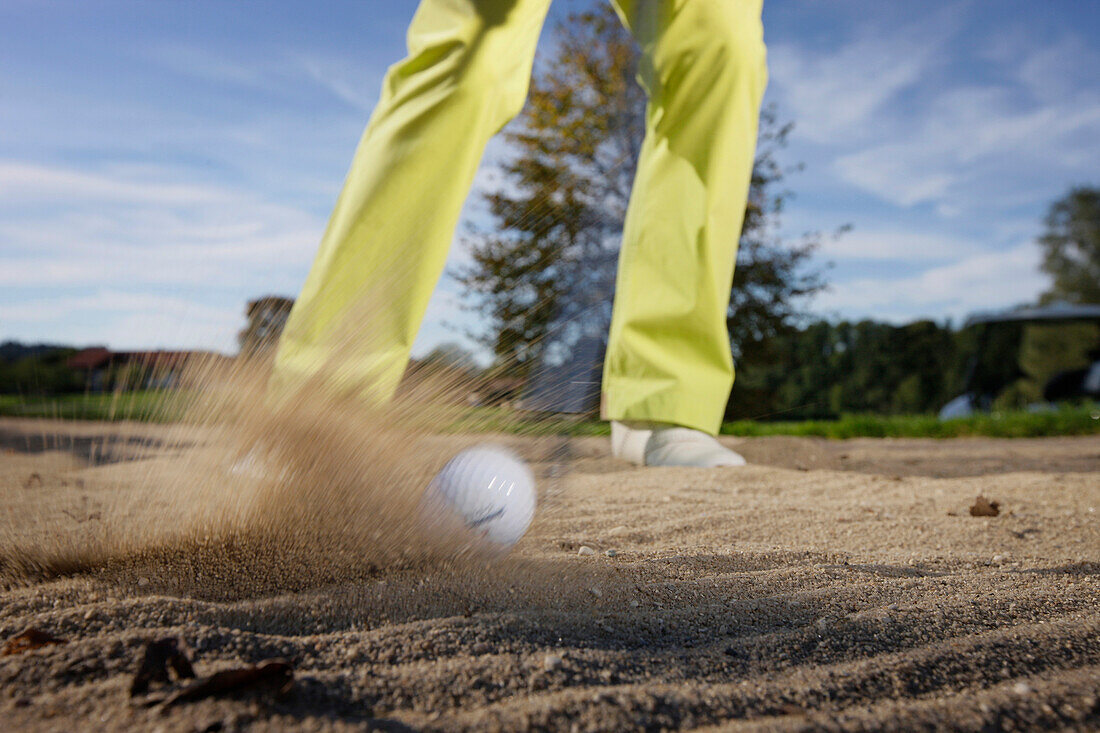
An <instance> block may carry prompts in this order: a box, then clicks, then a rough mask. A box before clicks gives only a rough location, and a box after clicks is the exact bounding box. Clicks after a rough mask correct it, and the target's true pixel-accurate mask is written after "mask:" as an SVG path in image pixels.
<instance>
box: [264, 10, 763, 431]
mask: <svg viewBox="0 0 1100 733" xmlns="http://www.w3.org/2000/svg"><path fill="white" fill-rule="evenodd" d="M613 2H614V4H615V7H616V10H617V12H618V13H619V15H620V17H621V18H622V20H623V22H624V24H625V25H626V26H627V28H629V29H630V31H631V32H632V33H633V34H634V37H635V38H636V39H637V41H638V43H639V45H640V46H641V49H642V52H643V58H642V63H641V73H640V80H641V82H642V84H643V86H644V87H645V89H646V91H647V92H648V94H649V106H648V109H647V112H646V137H645V141H644V143H643V145H642V150H641V154H640V159H639V162H638V171H637V176H636V178H635V182H634V190H633V194H632V198H631V201H630V205H629V207H628V211H627V215H626V222H625V225H624V231H623V242H622V253H621V255H620V260H619V272H618V277H617V282H616V291H615V304H614V315H613V316H612V322H611V333H610V340H609V342H608V351H607V360H606V363H605V367H604V381H603V406H602V410H603V416H604V418H605V419H611V420H640V421H655V422H666V423H675V424H678V425H683V426H687V427H692V428H696V429H699V430H704V431H707V432H710V433H714V432H716V431H717V429H718V426H719V424H720V421H721V417H722V412H723V409H724V407H725V402H726V399H727V396H728V395H729V390H730V387H731V385H732V383H733V362H732V358H731V351H730V345H729V335H728V333H727V330H726V309H727V306H728V303H729V293H730V286H731V283H732V280H733V267H734V261H735V259H736V255H737V243H738V239H739V237H740V231H741V224H742V217H743V215H744V209H745V202H746V198H747V195H748V189H749V180H750V176H751V171H752V163H753V158H754V153H755V147H756V134H757V122H758V118H759V111H760V99H761V96H762V94H763V91H764V86H765V84H766V80H767V71H766V66H765V52H764V41H763V28H762V26H761V21H760V13H761V4H762V2H763V0H613ZM549 5H550V0H422V2H421V4H420V6H419V8H418V9H417V11H416V14H415V16H414V17H413V21H412V25H411V27H410V28H409V33H408V49H409V53H408V57H407V58H405V59H404V60H403V61H401V62H399V63H398V64H396V65H394V66H393V67H391V68H390V69H389V71H388V72H387V74H386V78H385V82H384V84H383V89H382V98H381V100H380V101H379V103H378V106H377V107H376V108H375V110H374V113H373V115H372V116H371V120H370V123H369V124H368V126H367V129H366V132H365V133H364V134H363V138H362V140H361V141H360V143H359V148H358V150H357V151H356V153H355V158H354V160H353V162H352V165H351V171H350V172H349V174H348V177H347V180H346V182H345V184H344V189H343V192H342V193H341V194H340V198H339V200H338V201H337V203H336V208H335V211H334V212H333V214H332V218H331V220H330V221H329V225H328V229H327V231H326V232H325V236H324V239H323V241H322V243H321V248H320V251H319V253H318V255H317V258H316V260H315V262H314V264H313V268H312V270H311V271H310V273H309V277H308V278H307V280H306V283H305V286H304V287H303V290H302V293H301V295H300V297H299V298H298V300H297V302H296V304H295V306H294V310H293V311H292V313H291V315H290V319H289V321H288V323H287V327H286V330H285V332H284V335H283V338H282V341H281V343H280V346H279V350H278V354H277V357H276V379H277V381H286V380H300V379H310V378H317V377H318V376H319V375H320V374H322V373H325V377H324V378H325V379H334V380H336V381H337V382H338V383H340V384H342V385H344V386H345V387H347V386H351V387H352V388H354V389H359V390H362V391H363V392H369V393H372V394H374V395H375V396H381V397H383V398H387V397H388V396H389V395H392V393H393V392H394V391H395V389H396V387H397V384H398V382H399V381H400V379H401V376H402V374H403V372H404V369H405V365H406V362H407V360H408V357H409V351H410V350H411V348H412V344H413V340H414V339H415V337H416V333H417V330H418V329H419V326H420V322H421V319H422V318H423V316H424V312H425V310H426V309H427V305H428V300H429V297H430V296H431V293H432V290H433V289H434V287H435V284H436V282H437V281H438V279H439V276H440V274H441V272H442V270H443V267H444V263H445V261H446V259H447V253H448V249H449V247H450V245H451V242H452V239H453V237H454V233H455V229H456V227H457V224H458V219H459V215H460V213H461V210H462V206H463V202H464V201H465V199H466V196H467V194H468V192H469V189H470V187H471V185H472V184H473V178H474V174H475V172H476V171H477V168H478V164H479V161H480V159H481V155H482V153H483V151H484V148H485V145H486V144H487V142H488V141H489V138H490V137H492V135H494V134H495V133H496V132H498V131H499V130H500V128H501V127H503V126H504V124H505V123H507V122H508V121H509V120H510V119H512V118H513V117H514V116H515V115H516V114H518V113H519V111H520V109H522V107H523V103H524V100H525V98H526V95H527V88H528V83H529V81H530V77H531V66H532V62H533V60H534V55H535V45H536V42H537V40H538V37H539V33H540V30H541V28H542V24H543V21H544V19H545V17H546V12H547V10H548V8H549Z"/></svg>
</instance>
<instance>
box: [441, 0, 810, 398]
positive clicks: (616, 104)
mask: <svg viewBox="0 0 1100 733" xmlns="http://www.w3.org/2000/svg"><path fill="white" fill-rule="evenodd" d="M638 61H639V53H638V50H637V47H636V45H635V43H634V41H633V39H632V38H631V37H630V35H629V33H628V32H627V31H626V30H624V29H623V27H622V25H621V24H620V22H619V20H618V18H617V17H616V16H615V15H614V13H613V12H612V11H611V10H609V9H608V8H607V7H606V6H604V7H602V8H601V9H600V10H597V11H592V12H584V13H578V14H573V15H571V16H570V17H569V20H568V22H567V23H566V24H564V25H563V26H561V27H560V28H559V33H558V45H557V47H556V53H555V55H554V56H553V57H552V58H550V59H549V60H547V62H546V63H545V64H544V65H543V66H542V68H541V70H540V72H539V73H538V74H537V75H536V76H535V78H534V79H533V80H532V84H531V91H530V96H529V100H528V104H527V106H526V107H525V108H524V111H523V112H522V113H521V115H520V118H519V120H518V121H517V124H516V125H514V126H513V127H511V128H510V129H508V130H507V131H506V132H505V137H506V138H507V140H508V142H509V143H511V145H512V147H513V148H514V149H515V150H516V151H517V153H516V155H515V156H514V157H513V158H512V159H511V160H509V161H508V162H507V163H505V164H504V165H503V166H502V172H503V173H504V175H505V177H506V178H507V179H508V180H509V181H510V183H511V184H512V185H511V187H510V190H509V191H508V192H504V191H500V192H496V193H493V194H490V195H489V196H487V202H488V204H489V210H490V212H491V213H492V215H493V217H494V218H495V220H496V231H495V232H493V233H492V234H488V235H483V236H478V237H476V238H475V239H474V240H473V241H471V242H470V244H471V256H472V262H471V264H470V265H469V266H467V267H464V268H461V269H460V270H458V271H457V272H456V273H454V274H455V277H456V278H457V279H458V281H459V282H460V283H462V284H463V285H465V286H466V287H467V288H468V289H469V291H471V292H472V293H474V294H475V295H476V296H478V302H477V304H476V305H475V306H474V307H475V308H476V309H477V310H478V311H479V312H480V313H481V314H482V315H484V316H485V317H486V320H487V321H488V322H489V324H490V327H489V329H488V330H487V332H486V333H485V334H484V335H483V336H482V340H483V342H484V343H485V344H486V345H487V346H489V347H491V348H492V350H493V352H494V354H495V356H496V359H497V368H498V370H501V371H506V372H508V373H511V374H517V375H525V374H527V373H528V372H529V371H530V370H531V367H532V365H533V364H536V363H540V362H545V363H553V362H554V361H555V359H556V358H559V357H560V354H559V353H558V352H561V353H567V352H568V351H569V349H570V345H572V344H583V345H585V348H584V349H583V351H585V352H586V353H589V354H591V353H592V352H593V350H592V349H591V348H589V346H590V345H591V343H592V340H593V338H596V337H597V334H598V338H599V339H605V338H606V330H607V325H608V324H609V322H610V312H611V302H612V296H613V287H614V277H615V266H616V261H617V258H618V249H619V244H620V240H621V234H622V222H623V218H624V216H625V213H626V207H627V202H628V201H629V198H630V189H631V185H632V182H633V179H634V172H635V169H636V167H637V162H638V152H639V150H640V147H641V141H642V138H643V136H644V133H645V106H646V99H645V93H644V91H643V90H642V88H641V87H640V86H639V85H638V83H637V81H636V77H637V68H638ZM790 129H791V126H790V125H780V124H779V123H778V121H777V118H776V115H775V113H774V111H772V110H766V111H765V114H764V115H763V116H762V121H761V134H760V146H759V148H758V155H757V160H756V165H755V167H754V170H753V178H752V188H751V192H750V196H749V202H748V206H747V207H746V212H745V223H744V227H743V230H742V234H741V245H740V251H739V254H738V263H737V274H736V275H735V284H734V287H733V290H732V293H731V299H730V308H729V312H728V325H729V328H730V332H731V334H733V342H732V344H731V348H732V349H733V353H734V355H735V358H736V359H737V361H738V367H739V379H741V376H740V375H742V374H744V373H745V371H746V370H748V371H750V372H751V371H752V368H753V367H754V365H756V364H764V363H768V361H769V360H770V359H771V358H773V357H774V355H773V354H772V353H771V351H770V350H769V348H768V347H767V344H768V342H769V340H770V339H773V338H774V337H775V336H777V335H778V334H780V333H785V332H787V331H788V330H790V329H791V328H792V325H791V324H792V323H793V322H794V320H795V318H796V317H797V316H798V315H799V309H798V302H799V300H800V299H801V298H802V297H804V296H808V295H810V294H812V293H814V292H816V291H817V290H819V289H820V288H821V287H822V283H821V280H820V277H819V273H817V272H810V271H809V269H808V267H807V264H808V259H809V257H810V254H811V252H812V250H813V248H814V244H815V242H814V240H813V239H812V238H809V239H806V240H803V241H801V242H798V243H794V244H792V243H789V242H784V241H782V240H781V239H780V238H779V237H778V236H777V235H776V234H775V232H776V223H777V219H778V216H779V214H780V212H781V210H782V208H783V203H784V200H785V198H786V192H784V191H780V190H778V188H779V185H780V183H781V182H782V180H783V177H784V174H785V172H786V171H785V170H784V169H783V168H781V166H780V165H779V164H778V162H777V161H776V152H777V151H778V150H779V149H780V148H782V147H783V145H784V144H785V142H786V139H787V135H788V133H789V132H790ZM747 365H748V366H747ZM745 384H746V385H747V386H746V387H745V388H743V389H742V392H743V394H742V395H741V399H742V400H743V401H744V402H745V403H746V408H745V409H750V410H751V409H755V408H754V407H753V406H752V404H753V403H754V402H756V401H760V400H761V399H763V397H762V392H761V391H760V388H759V385H756V386H754V385H753V384H752V383H751V382H749V381H746V382H745ZM764 401H766V400H764ZM731 402H734V400H731Z"/></svg>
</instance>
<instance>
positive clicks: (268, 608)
mask: <svg viewBox="0 0 1100 733" xmlns="http://www.w3.org/2000/svg"><path fill="white" fill-rule="evenodd" d="M181 435H183V434H181V433H180V432H179V431H172V430H170V429H168V428H164V427H157V426H149V425H136V424H134V425H102V424H95V423H85V424H79V425H71V424H64V423H54V422H48V421H16V420H2V421H0V497H3V499H2V501H0V511H2V512H3V521H4V526H5V527H6V530H5V533H4V535H2V537H3V541H4V542H5V543H7V547H6V548H0V549H4V550H10V548H11V547H12V546H14V543H17V542H22V543H26V542H32V543H33V542H35V541H39V540H37V539H36V538H39V539H40V537H41V535H42V533H52V534H54V535H57V536H59V537H60V536H64V537H65V538H66V539H65V540H64V543H67V544H63V547H65V548H69V549H67V550H65V551H66V552H75V556H79V547H80V543H81V542H82V541H88V542H91V541H93V540H94V539H95V537H97V536H98V534H97V533H99V532H100V531H101V530H100V529H99V525H101V524H103V523H105V522H107V521H110V520H111V519H112V517H113V516H114V515H113V514H112V513H118V512H120V511H123V512H132V521H140V522H144V523H149V524H152V525H155V526H160V525H159V524H158V521H157V517H160V518H161V522H160V524H171V523H172V521H174V520H172V519H171V515H170V512H171V509H172V504H173V501H175V500H177V499H179V497H175V498H173V497H171V496H168V497H166V496H165V495H164V494H163V492H162V493H157V494H149V495H148V496H146V493H145V492H148V491H149V485H150V481H151V480H152V479H151V477H152V476H155V475H157V474H156V471H157V470H158V466H161V467H163V466H169V467H174V468H173V469H172V470H175V471H177V472H179V471H186V470H188V469H187V467H188V466H193V465H196V464H195V461H196V460H197V458H196V457H197V456H199V455H200V454H201V453H202V452H203V451H204V450H205V449H206V448H207V445H206V441H207V440H208V437H207V436H205V435H204V434H203V432H202V431H198V430H196V431H195V432H194V433H193V434H187V435H184V437H181ZM480 439H481V438H470V437H468V436H459V437H450V438H437V439H434V440H435V443H434V445H435V446H436V447H437V448H438V449H439V451H440V452H441V453H446V452H447V451H450V450H453V449H454V448H455V447H456V446H458V445H466V444H469V442H470V441H471V440H474V441H476V440H480ZM498 440H500V441H502V442H506V443H508V444H510V445H513V446H514V447H516V448H517V449H518V450H520V451H521V452H526V453H527V454H528V455H529V457H531V458H538V457H539V452H538V450H536V447H535V445H534V443H533V442H532V441H530V440H528V439H524V438H516V437H498ZM728 442H729V443H730V445H731V446H735V447H736V448H737V449H738V450H740V451H742V452H743V453H744V455H745V456H746V457H747V458H748V459H749V461H750V462H751V464H752V465H750V466H748V467H746V468H743V469H734V470H702V469H673V468H656V469H637V468H633V467H630V466H628V465H626V464H623V463H620V462H617V461H615V460H613V459H611V458H609V457H607V456H606V452H605V451H606V445H605V442H604V441H602V440H598V439H583V440H577V441H575V442H574V444H573V448H574V451H575V453H576V456H577V457H576V460H575V461H574V462H573V470H572V472H571V473H570V474H569V475H567V476H566V477H565V478H564V479H561V480H558V481H555V482H550V491H548V495H547V496H546V497H545V503H544V505H543V506H542V508H541V509H540V512H539V514H538V516H537V518H536V521H535V524H534V526H533V527H532V529H531V531H530V532H529V533H528V535H527V536H526V537H525V538H524V539H523V541H522V542H521V543H520V544H519V545H518V546H517V547H516V549H515V551H514V552H513V553H512V554H511V555H510V556H509V557H508V558H506V559H505V560H503V561H501V562H499V563H496V564H492V565H485V564H484V563H479V562H441V561H434V562H432V561H424V560H423V559H416V558H405V559H401V558H397V559H394V560H393V561H392V562H384V563H379V562H378V560H377V558H373V559H371V561H369V562H363V563H361V564H357V563H356V561H355V557H343V556H339V552H338V548H336V549H334V548H332V547H330V548H327V549H326V551H325V552H324V553H322V556H323V558H325V560H324V562H318V563H310V562H305V561H303V560H302V556H300V555H298V554H296V553H289V554H287V555H285V556H280V555H279V553H280V548H278V547H273V548H266V549H265V548H264V547H262V546H250V545H247V544H246V545H242V546H240V547H236V548H235V547H234V546H229V545H226V544H224V543H221V544H219V543H216V542H215V543H213V544H209V545H204V544H203V543H202V542H201V541H199V542H197V543H196V544H194V545H193V546H188V547H181V548H178V552H169V553H167V554H166V553H165V552H164V551H163V547H161V548H160V549H159V550H156V548H155V547H154V546H153V545H151V547H154V550H155V551H150V553H147V554H146V555H143V554H142V552H139V551H137V550H135V551H134V556H133V557H126V556H125V552H123V556H121V557H119V556H117V555H116V556H114V557H113V559H112V560H111V562H109V563H106V564H100V565H99V566H97V565H96V563H95V562H92V563H90V564H88V565H85V566H81V565H80V563H78V562H77V563H74V565H73V567H72V568H71V569H70V570H71V571H75V572H60V574H58V571H59V570H64V568H60V569H59V568H55V569H54V571H53V573H54V574H53V575H52V576H51V575H49V574H47V575H39V576H34V575H33V574H32V575H30V576H28V575H26V574H24V575H22V576H21V575H20V574H19V572H17V571H15V570H13V569H12V568H8V570H7V579H6V580H5V583H4V585H3V586H0V639H8V638H10V637H12V636H14V635H15V634H17V633H19V632H20V631H22V630H24V629H25V628H27V627H31V626H33V627H36V628H39V629H41V630H43V631H46V632H49V633H51V634H54V635H56V636H58V637H61V638H63V639H65V640H67V643H65V644H62V645H54V646H47V647H43V648H40V649H36V650H34V651H30V652H26V653H22V654H14V655H9V656H3V657H0V719H3V720H4V721H5V723H6V724H7V725H6V727H7V728H8V729H11V730H19V729H29V730H107V731H111V730H130V731H132V730H152V729H159V730H166V731H174V730H180V731H183V730H188V731H190V730H239V729H249V730H275V729H285V728H301V729H309V730H314V729H335V730H363V729H378V730H412V729H415V730H516V729H545V730H582V731H583V730H618V729H637V728H645V729H654V730H655V729H666V728H667V729H678V728H682V729H688V728H692V729H696V728H702V729H722V730H733V729H736V730H742V729H746V730H755V729H767V730H870V729H878V730H893V729H899V728H909V729H912V728H926V729H927V728H946V729H954V730H1000V729H1012V728H1015V729H1027V728H1034V727H1062V728H1069V729H1078V730H1096V729H1100V437H1088V438H1054V439H1042V440H987V439H967V440H950V441H931V440H852V441H836V442H830V441H823V440H813V439H794V438H769V439H754V440H744V441H737V440H733V439H728ZM192 470H193V469H192ZM978 495H984V496H986V497H988V498H990V499H992V500H995V501H997V502H999V504H1000V507H1001V514H1000V515H999V516H997V517H972V516H970V515H969V513H968V508H969V507H970V505H971V504H972V503H973V501H974V499H975V498H976V497H977V496H978ZM120 497H122V498H120ZM581 547H588V548H591V549H592V550H594V552H593V553H591V554H584V555H582V554H579V549H580V548H581ZM74 548H75V549H74ZM139 549H140V548H139ZM265 553H269V554H270V555H271V556H265ZM280 563H281V564H280ZM326 563H327V564H326ZM245 576H248V577H245ZM258 576H264V577H258ZM165 636H172V637H178V638H179V639H181V640H183V641H184V643H185V644H186V645H187V646H188V647H189V649H190V652H191V655H192V659H193V661H194V665H195V668H196V671H197V672H198V673H199V674H200V675H202V674H208V673H210V672H214V671H217V670H220V669H225V668H229V667H233V666H238V665H241V664H250V663H257V662H261V661H263V660H266V659H271V658H275V657H281V658H284V659H287V660H290V661H291V662H292V663H293V664H294V667H295V683H294V687H293V690H292V692H291V693H290V695H289V696H287V697H285V698H275V697H273V696H272V695H270V694H269V693H267V692H263V691H253V692H249V693H245V694H242V695H238V696H226V697H219V698H212V699H206V700H200V701H197V702H192V703H186V704H181V705H177V706H174V707H172V708H170V709H167V710H164V709H161V708H160V707H159V706H155V705H154V706H146V705H144V704H142V701H141V700H140V699H138V700H132V699H131V698H130V696H129V692H128V691H129V685H130V680H131V675H132V673H133V671H134V670H135V669H136V667H137V664H138V660H139V659H140V656H141V653H142V649H143V647H144V644H145V642H146V641H148V640H150V639H156V638H161V637H165ZM168 689H174V688H168Z"/></svg>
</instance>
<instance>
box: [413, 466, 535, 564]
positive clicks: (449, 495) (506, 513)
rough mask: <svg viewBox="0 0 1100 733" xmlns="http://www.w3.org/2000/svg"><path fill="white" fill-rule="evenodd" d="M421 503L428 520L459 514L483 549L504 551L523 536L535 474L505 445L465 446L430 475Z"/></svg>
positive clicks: (531, 514)
mask: <svg viewBox="0 0 1100 733" xmlns="http://www.w3.org/2000/svg"><path fill="white" fill-rule="evenodd" d="M423 508H424V513H425V515H426V518H427V519H428V520H429V522H431V523H433V524H437V523H438V520H440V519H443V518H445V517H446V518H450V519H457V520H458V521H459V523H460V525H461V526H462V527H463V530H462V531H463V533H464V534H466V535H467V536H468V538H469V539H472V540H474V541H476V542H477V543H478V544H481V545H483V546H486V545H487V547H485V549H489V550H497V551H499V550H507V549H509V548H511V547H512V545H514V544H515V543H516V542H518V541H519V539H520V537H523V534H524V533H525V532H526V531H527V527H528V526H530V524H531V519H532V518H533V517H534V516H535V477H534V476H533V475H532V473H531V469H530V468H528V467H527V464H526V463H524V462H523V461H522V460H521V459H520V458H519V457H518V456H516V455H515V454H514V453H512V452H511V451H510V450H508V449H506V448H502V447H500V446H495V445H479V446H477V447H474V448H468V449H467V450H464V451H462V452H461V453H459V454H457V455H456V456H455V457H454V458H452V459H451V460H449V461H448V462H447V464H446V465H445V466H443V468H442V470H440V472H439V473H438V474H436V476H435V478H434V479H432V481H431V483H430V484H429V485H428V490H427V491H426V492H425V495H424V502H423ZM452 524H454V522H452Z"/></svg>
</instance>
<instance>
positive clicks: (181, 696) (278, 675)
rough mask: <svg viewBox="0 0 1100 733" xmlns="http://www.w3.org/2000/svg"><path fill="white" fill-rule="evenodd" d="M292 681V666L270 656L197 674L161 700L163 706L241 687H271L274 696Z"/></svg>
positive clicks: (281, 692) (211, 695) (278, 695)
mask: <svg viewBox="0 0 1100 733" xmlns="http://www.w3.org/2000/svg"><path fill="white" fill-rule="evenodd" d="M293 684H294V667H293V666H292V665H291V664H290V662H288V661H286V660H284V659H272V660H269V661H267V662H263V663H262V664H258V665H256V666H250V667H239V668H237V669H226V670H223V671H221V672H215V673H214V674H212V675H210V676H209V677H201V678H199V679H197V680H195V681H194V682H192V683H191V684H189V685H187V687H184V688H183V689H182V690H180V691H179V692H177V693H176V694H174V695H172V696H171V697H169V698H168V699H167V700H165V701H164V706H163V707H165V708H169V707H172V706H173V705H178V704H180V703H185V702H194V701H196V700H202V699H203V698H207V697H213V696H215V695H224V694H226V693H231V692H237V691H238V690H242V689H245V688H257V689H268V690H272V691H273V692H274V693H275V695H276V696H277V697H282V696H283V695H285V694H287V693H288V692H290V688H291V687H292V686H293Z"/></svg>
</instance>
